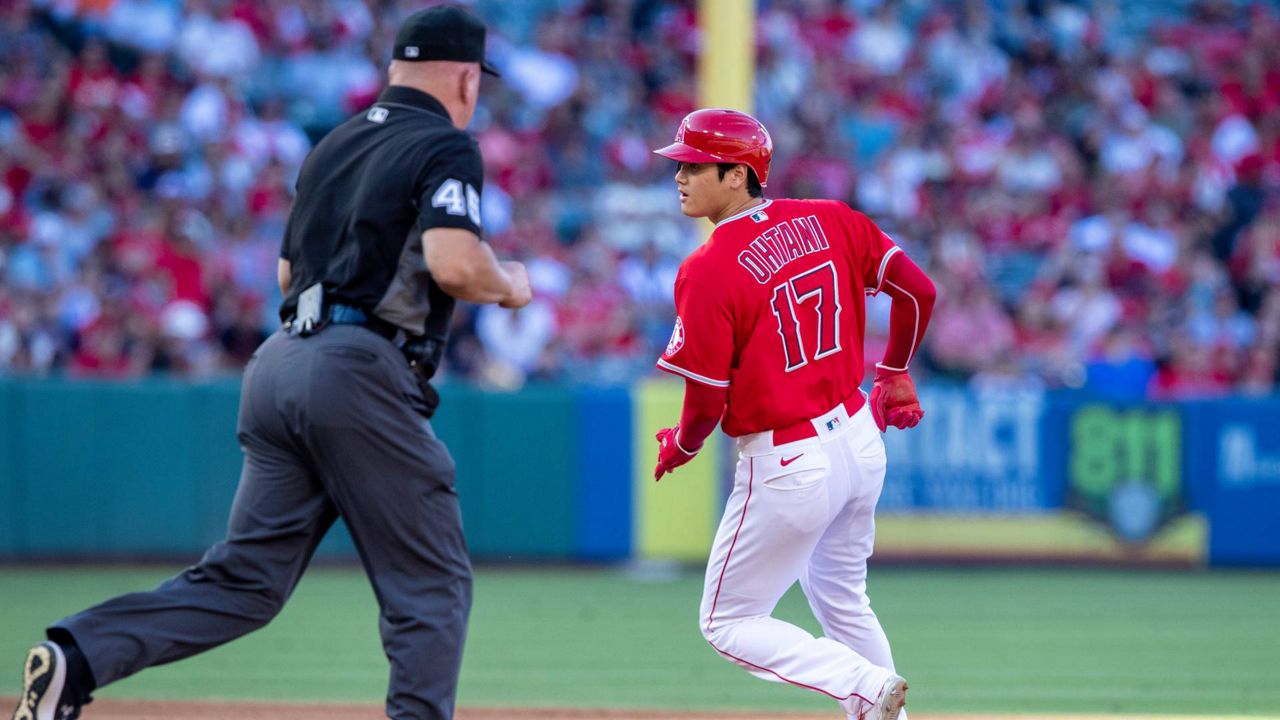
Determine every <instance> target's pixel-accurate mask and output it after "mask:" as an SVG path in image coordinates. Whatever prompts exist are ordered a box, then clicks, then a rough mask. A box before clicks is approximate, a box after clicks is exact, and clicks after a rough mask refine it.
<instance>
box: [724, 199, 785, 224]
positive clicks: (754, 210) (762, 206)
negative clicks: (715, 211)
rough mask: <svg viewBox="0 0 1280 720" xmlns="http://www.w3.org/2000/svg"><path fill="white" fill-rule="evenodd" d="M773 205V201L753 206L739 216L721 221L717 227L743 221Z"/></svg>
mask: <svg viewBox="0 0 1280 720" xmlns="http://www.w3.org/2000/svg"><path fill="white" fill-rule="evenodd" d="M772 204H773V201H772V200H765V201H764V202H763V203H761V204H759V205H752V206H751V207H749V208H747V209H746V210H743V211H742V212H740V213H738V214H737V215H733V216H730V217H727V218H725V219H723V220H721V221H720V222H718V223H716V227H720V226H721V225H724V224H725V223H731V222H733V221H734V220H740V219H742V218H744V217H746V216H748V215H751V214H752V213H758V212H760V211H761V210H763V209H765V208H767V207H769V206H770V205H772Z"/></svg>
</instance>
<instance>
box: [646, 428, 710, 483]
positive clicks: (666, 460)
mask: <svg viewBox="0 0 1280 720" xmlns="http://www.w3.org/2000/svg"><path fill="white" fill-rule="evenodd" d="M679 437H680V426H679V425H676V426H675V427H669V428H662V429H661V430H659V431H658V434H657V435H655V436H654V439H656V440H657V441H658V465H657V467H655V468H654V469H653V479H654V480H655V481H657V480H661V479H662V476H663V475H665V474H667V473H669V472H672V471H674V470H675V469H676V468H678V467H680V466H681V465H683V464H685V463H687V462H689V461H690V460H692V459H693V458H694V456H695V455H697V454H698V451H699V450H701V449H702V447H701V446H699V447H696V448H693V449H692V450H689V451H686V450H685V449H684V448H682V447H680V441H679V439H678V438H679Z"/></svg>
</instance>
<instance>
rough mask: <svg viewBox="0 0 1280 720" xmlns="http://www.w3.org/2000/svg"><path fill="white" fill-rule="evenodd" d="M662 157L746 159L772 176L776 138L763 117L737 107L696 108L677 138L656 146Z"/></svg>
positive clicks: (708, 160)
mask: <svg viewBox="0 0 1280 720" xmlns="http://www.w3.org/2000/svg"><path fill="white" fill-rule="evenodd" d="M654 152H655V153H657V154H659V155H661V156H662V157H666V158H671V159H672V160H677V161H679V162H690V163H742V164H743V165H746V166H747V167H749V168H751V169H752V170H755V171H756V177H757V178H758V179H759V180H760V184H761V185H764V184H765V181H766V180H768V179H769V161H770V160H771V159H772V158H773V140H772V139H771V138H770V137H769V131H768V130H765V129H764V125H761V124H760V121H759V120H757V119H755V118H753V117H751V116H750V115H748V114H746V113H743V112H738V111H737V110H726V109H724V108H707V109H705V110H694V111H693V112H691V113H689V114H688V115H686V116H685V117H684V120H681V121H680V129H679V130H677V131H676V141H675V142H673V143H671V144H670V145H668V146H666V147H664V148H661V149H658V150H654Z"/></svg>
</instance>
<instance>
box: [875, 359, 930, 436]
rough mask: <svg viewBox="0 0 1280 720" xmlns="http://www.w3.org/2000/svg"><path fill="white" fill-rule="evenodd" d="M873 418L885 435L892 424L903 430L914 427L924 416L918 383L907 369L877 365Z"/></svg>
mask: <svg viewBox="0 0 1280 720" xmlns="http://www.w3.org/2000/svg"><path fill="white" fill-rule="evenodd" d="M871 417H872V418H874V419H875V421H876V427H878V428H880V432H884V431H885V430H887V429H888V427H889V426H890V425H892V426H894V427H896V428H898V429H899V430H906V429H907V428H913V427H915V426H916V425H917V424H919V422H920V418H922V417H924V410H923V409H922V408H921V407H920V399H919V398H917V397H916V386H915V383H913V382H911V376H910V375H908V374H907V371H906V370H890V369H887V368H885V367H883V366H881V365H876V381H875V384H874V385H873V386H872V388H871Z"/></svg>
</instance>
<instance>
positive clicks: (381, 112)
mask: <svg viewBox="0 0 1280 720" xmlns="http://www.w3.org/2000/svg"><path fill="white" fill-rule="evenodd" d="M390 114H391V111H390V110H387V109H386V108H380V107H372V108H369V112H367V113H365V116H364V117H365V119H366V120H370V121H372V122H376V123H384V122H386V121H387V116H388V115H390Z"/></svg>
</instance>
